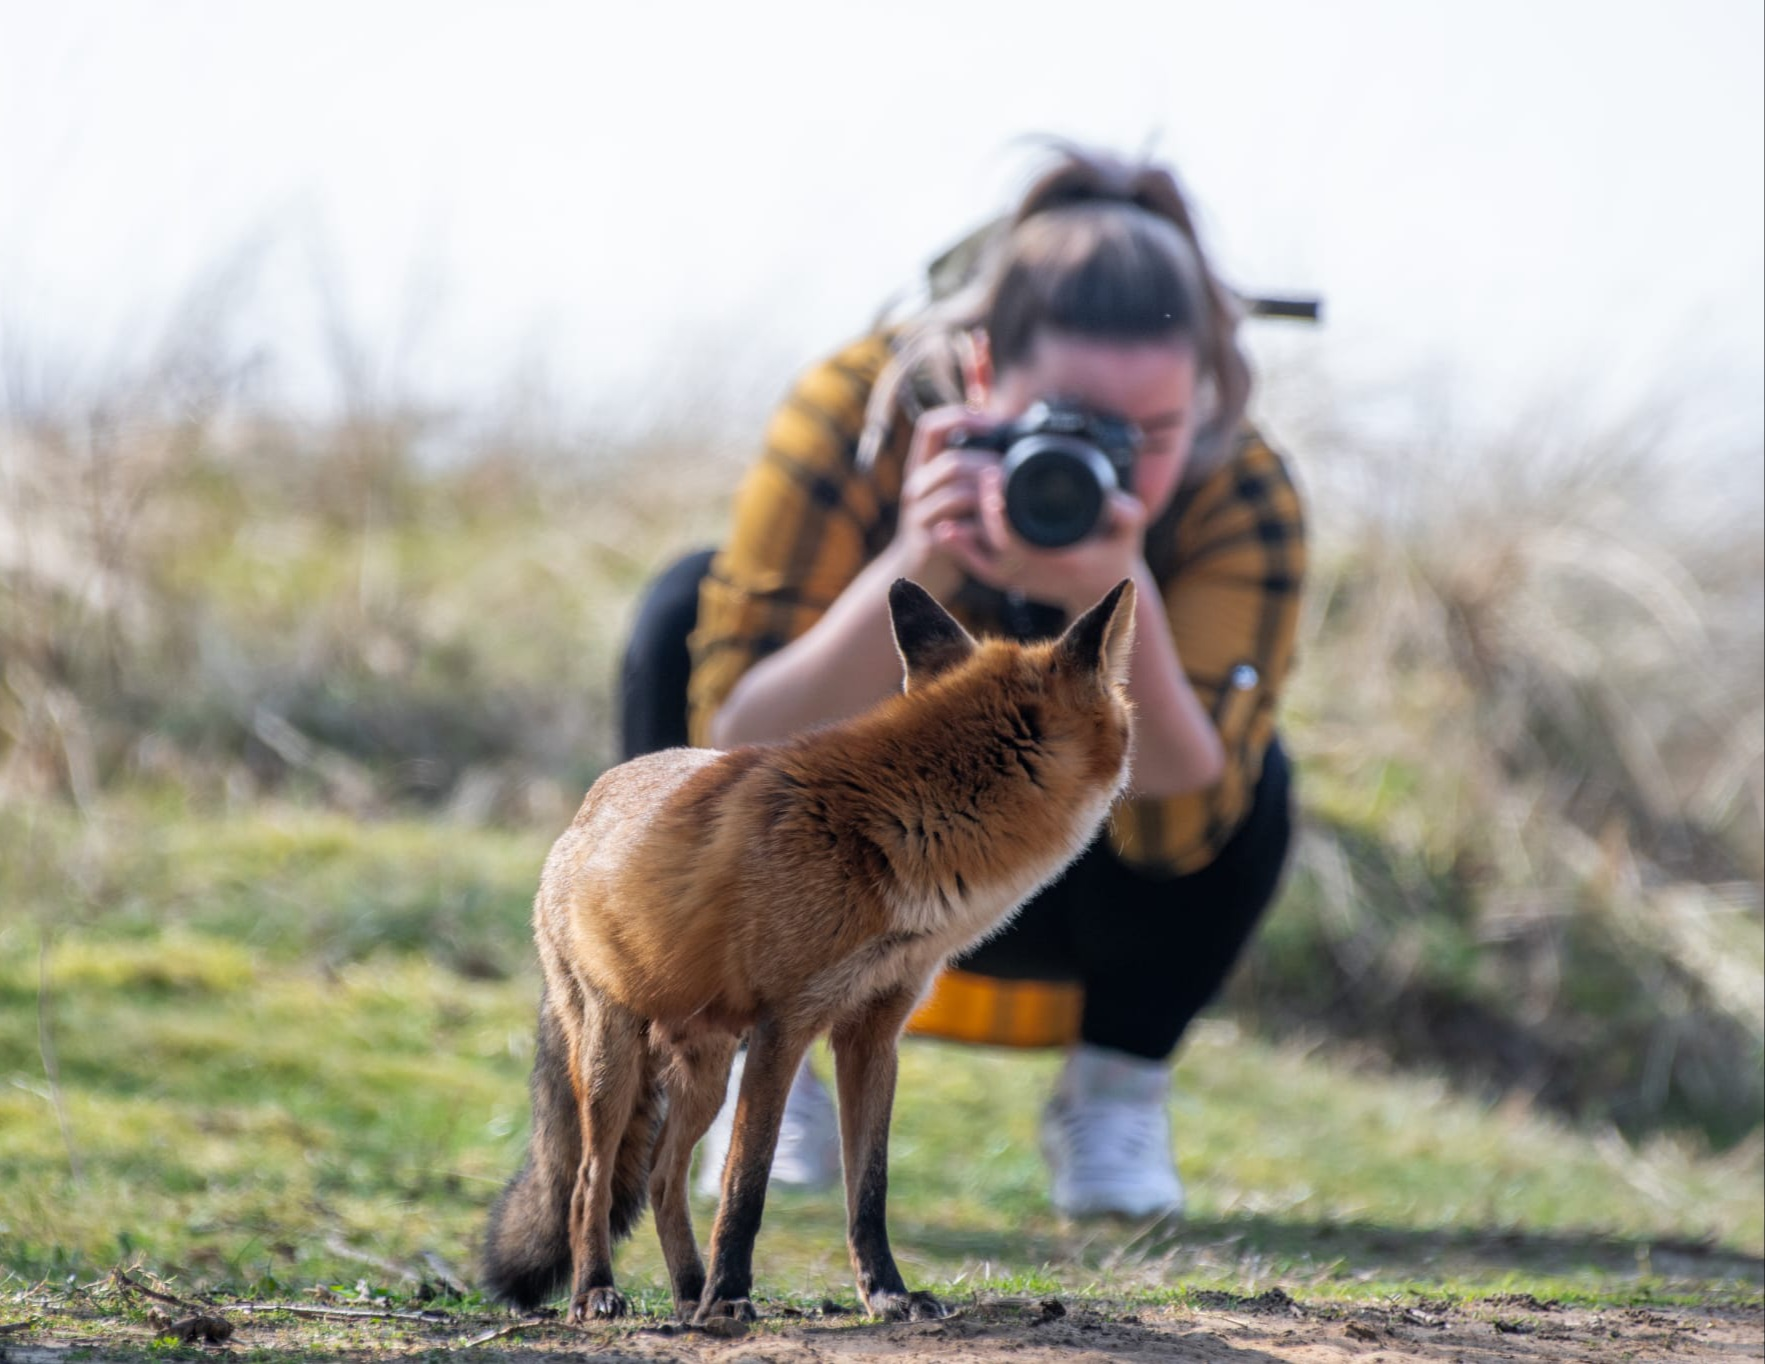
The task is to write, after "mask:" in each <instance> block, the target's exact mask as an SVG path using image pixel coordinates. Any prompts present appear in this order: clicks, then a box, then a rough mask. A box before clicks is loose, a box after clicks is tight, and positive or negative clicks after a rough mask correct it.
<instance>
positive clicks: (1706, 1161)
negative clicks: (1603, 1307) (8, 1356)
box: [0, 806, 1765, 1305]
mask: <svg viewBox="0 0 1765 1364" xmlns="http://www.w3.org/2000/svg"><path fill="white" fill-rule="evenodd" d="M5 820H6V823H5V824H4V825H3V826H0V828H3V830H4V834H5V838H6V840H7V841H6V844H5V845H4V855H3V856H0V868H4V870H0V878H3V881H0V888H3V889H4V891H5V896H6V898H5V901H4V905H5V907H4V909H0V1266H3V1267H4V1268H6V1269H9V1270H11V1271H12V1272H13V1273H15V1274H16V1275H18V1276H20V1278H21V1279H22V1280H36V1279H41V1278H56V1279H62V1278H65V1276H68V1275H73V1276H76V1278H78V1279H81V1280H89V1279H93V1278H96V1277H99V1276H101V1275H102V1274H104V1273H106V1272H108V1271H109V1269H110V1268H112V1267H113V1266H114V1265H116V1264H118V1263H119V1262H128V1261H136V1260H139V1261H141V1262H143V1263H145V1264H146V1265H148V1266H150V1267H151V1268H152V1269H154V1270H155V1271H156V1272H158V1273H161V1274H164V1275H168V1276H172V1277H175V1278H176V1279H178V1280H179V1281H180V1282H184V1283H187V1284H194V1285H209V1286H223V1287H230V1288H233V1289H238V1290H244V1289H247V1288H248V1287H249V1286H250V1285H253V1284H255V1283H259V1282H262V1281H265V1280H274V1281H275V1282H277V1283H281V1284H285V1285H300V1286H310V1285H314V1284H345V1285H353V1284H355V1283H356V1281H357V1280H358V1279H363V1278H366V1279H368V1280H369V1281H370V1282H373V1283H381V1284H390V1285H392V1286H396V1285H397V1283H398V1282H399V1281H400V1276H401V1274H402V1272H403V1270H405V1269H407V1268H408V1269H409V1271H410V1274H411V1276H412V1277H413V1279H418V1278H421V1277H422V1276H423V1275H424V1274H425V1272H426V1271H425V1270H424V1268H423V1267H424V1265H425V1264H426V1263H428V1261H426V1259H425V1256H426V1255H428V1254H432V1255H434V1256H436V1257H439V1261H440V1262H441V1263H443V1264H446V1265H449V1266H453V1267H454V1269H455V1272H456V1273H458V1274H460V1275H461V1276H462V1277H465V1278H466V1279H468V1281H469V1279H470V1276H471V1272H472V1271H471V1265H472V1263H473V1259H474V1254H475V1247H476V1242H477V1238H478V1236H479V1233H480V1229H481V1227H482V1223H483V1218H484V1215H485V1211H486V1209H487V1207H488V1205H489V1203H490V1201H491V1200H492V1198H493V1197H494V1196H495V1193H496V1191H497V1189H498V1188H499V1186H500V1184H501V1182H502V1181H503V1180H504V1179H505V1178H506V1177H507V1176H508V1175H509V1174H510V1173H511V1172H512V1171H513V1170H514V1169H515V1167H516V1166H517V1164H518V1163H519V1161H520V1157H521V1150H522V1144H523V1141H524V1134H525V1128H526V1121H527V1109H526V1090H525V1085H526V1072H527V1066H528V1063H529V1060H530V1057H531V1047H532V1024H533V1013H534V1007H535V1003H536V1000H537V988H538V987H537V978H536V975H535V973H534V970H533V967H532V964H531V949H530V946H529V944H528V939H527V927H526V913H527V901H528V898H529V896H530V893H531V887H532V883H533V878H534V877H535V876H536V874H537V868H538V864H539V860H540V857H541V855H542V853H543V847H544V839H543V838H541V837H538V836H535V835H532V834H514V833H508V832H499V831H495V830H461V829H457V828H451V827H447V826H442V825H431V824H422V823H395V822H388V823H358V822H351V821H347V820H344V819H342V818H340V817H338V816H335V815H326V814H314V813H311V812H304V811H299V810H293V809H288V810H271V811H265V812H261V813H258V814H255V815H253V816H251V817H241V818H232V819H225V818H218V817H211V818H206V819H204V818H196V817H191V816H188V815H187V814H186V815H184V816H181V817H175V818H164V817H162V814H161V813H160V812H157V811H156V810H155V809H154V808H153V807H151V806H148V807H141V806H130V807H123V806H118V807H115V808H111V809H107V810H106V811H105V812H104V813H103V814H102V815H100V816H98V817H96V818H95V819H94V820H93V821H92V822H91V823H88V824H84V825H82V824H79V823H76V822H74V821H73V820H71V819H64V820H57V819H54V818H51V817H49V816H47V815H45V814H43V813H41V812H39V813H38V814H36V815H33V816H24V815H21V814H19V813H18V812H17V811H14V812H13V813H11V814H8V815H6V816H5ZM51 872H56V873H58V874H57V875H51V874H50V873H51ZM818 1064H819V1065H820V1066H821V1067H822V1069H823V1071H824V1073H826V1070H827V1065H828V1062H827V1057H826V1056H825V1054H822V1055H821V1056H820V1057H819V1059H818ZM1056 1066H1057V1057H1055V1056H1054V1055H1052V1054H1046V1053H1024V1054H1011V1053H1003V1052H997V1051H990V1050H985V1049H972V1048H960V1047H952V1046H944V1045H939V1044H933V1043H927V1042H921V1041H913V1042H909V1043H907V1044H906V1045H905V1046H904V1048H903V1055H902V1082H901V1087H900V1099H899V1102H898V1104H897V1116H896V1125H895V1136H894V1142H893V1148H892V1157H893V1158H892V1179H891V1198H892V1205H891V1212H892V1216H891V1225H892V1233H893V1237H894V1241H895V1244H896V1248H897V1252H898V1254H899V1256H900V1258H901V1260H902V1263H903V1268H904V1270H905V1271H906V1272H907V1274H908V1275H909V1276H910V1278H912V1279H914V1280H916V1281H918V1282H920V1283H924V1284H926V1285H928V1286H931V1287H934V1288H941V1289H942V1290H943V1291H945V1292H947V1293H952V1294H958V1295H960V1294H962V1293H973V1292H977V1291H982V1290H985V1291H988V1292H994V1293H1044V1292H1065V1293H1113V1294H1118V1295H1119V1294H1123V1293H1125V1294H1129V1295H1131V1296H1133V1297H1134V1298H1135V1300H1140V1299H1142V1298H1143V1299H1144V1300H1146V1301H1178V1300H1180V1299H1181V1295H1183V1294H1184V1293H1190V1292H1195V1291H1200V1290H1217V1291H1224V1292H1233V1293H1255V1292H1260V1291H1263V1290H1264V1289H1266V1288H1268V1287H1271V1286H1276V1285H1280V1286H1285V1287H1287V1288H1289V1289H1292V1290H1294V1291H1296V1292H1297V1291H1301V1290H1303V1291H1304V1292H1306V1293H1307V1294H1309V1295H1312V1296H1314V1297H1319V1296H1322V1297H1330V1296H1344V1297H1347V1298H1351V1299H1365V1298H1370V1297H1373V1296H1377V1295H1380V1294H1385V1293H1390V1292H1405V1291H1411V1292H1421V1291H1427V1292H1432V1293H1445V1294H1459V1295H1473V1294H1487V1293H1500V1292H1530V1293H1534V1294H1536V1295H1539V1296H1554V1297H1560V1298H1570V1299H1588V1300H1617V1301H1634V1300H1641V1299H1653V1298H1661V1297H1663V1296H1672V1295H1675V1294H1696V1293H1711V1292H1715V1293H1719V1294H1723V1295H1727V1296H1735V1295H1739V1296H1740V1297H1741V1298H1743V1299H1748V1298H1749V1295H1751V1296H1753V1297H1756V1296H1757V1295H1758V1293H1759V1292H1760V1291H1761V1267H1760V1255H1761V1252H1762V1251H1765V1211H1762V1209H1761V1201H1760V1198H1759V1197H1758V1195H1759V1193H1760V1191H1761V1189H1762V1188H1765V1146H1762V1144H1761V1142H1760V1141H1759V1139H1758V1138H1757V1137H1756V1136H1755V1137H1754V1138H1752V1139H1750V1140H1748V1141H1745V1142H1742V1143H1741V1144H1739V1145H1737V1146H1735V1147H1733V1148H1731V1149H1729V1150H1727V1151H1724V1152H1721V1153H1719V1154H1718V1153H1713V1152H1712V1151H1711V1150H1710V1149H1709V1148H1708V1147H1707V1146H1706V1145H1704V1144H1703V1143H1702V1142H1701V1141H1699V1140H1697V1139H1694V1138H1691V1137H1685V1136H1656V1137H1654V1138H1652V1139H1650V1140H1648V1141H1646V1142H1643V1143H1641V1144H1630V1143H1627V1142H1625V1141H1624V1140H1622V1139H1621V1138H1619V1137H1618V1136H1617V1135H1616V1134H1615V1133H1613V1132H1612V1131H1611V1130H1610V1129H1606V1128H1594V1127H1576V1126H1573V1125H1569V1124H1566V1123H1564V1122H1562V1121H1560V1120H1557V1119H1555V1118H1553V1117H1551V1116H1549V1115H1548V1114H1546V1113H1544V1112H1542V1111H1540V1110H1538V1109H1536V1108H1534V1107H1532V1106H1530V1105H1528V1104H1526V1103H1524V1102H1520V1101H1511V1102H1509V1103H1507V1104H1506V1105H1503V1106H1491V1105H1490V1104H1489V1103H1487V1102H1485V1101H1482V1100H1480V1099H1478V1098H1476V1097H1475V1096H1471V1095H1467V1094H1465V1093H1462V1092H1459V1091H1457V1090H1455V1089H1454V1088H1453V1087H1452V1086H1451V1085H1450V1084H1449V1083H1448V1082H1447V1081H1446V1080H1444V1079H1442V1078H1438V1077H1435V1076H1430V1075H1427V1074H1416V1073H1401V1072H1396V1071H1393V1070H1392V1069H1390V1068H1389V1067H1388V1066H1386V1065H1384V1064H1381V1063H1378V1062H1376V1061H1375V1060H1374V1059H1372V1058H1371V1057H1370V1056H1369V1057H1366V1058H1360V1059H1357V1058H1356V1057H1355V1056H1353V1055H1352V1054H1349V1053H1345V1052H1344V1051H1343V1050H1342V1049H1341V1048H1339V1047H1336V1048H1332V1047H1324V1046H1316V1045H1312V1044H1310V1043H1309V1042H1308V1041H1307V1040H1306V1039H1303V1038H1298V1039H1288V1040H1286V1041H1283V1042H1278V1043H1277V1042H1271V1041H1268V1040H1266V1039H1259V1038H1257V1037H1253V1036H1250V1035H1248V1034H1246V1033H1241V1032H1240V1031H1239V1030H1238V1028H1237V1027H1235V1026H1234V1025H1233V1024H1232V1023H1231V1022H1229V1021H1227V1020H1225V1019H1223V1018H1216V1019H1213V1020H1209V1021H1204V1023H1203V1025H1202V1026H1201V1027H1199V1028H1198V1029H1197V1030H1196V1031H1195V1032H1194V1033H1193V1035H1192V1036H1191V1039H1190V1040H1189V1042H1188V1044H1187V1045H1186V1049H1185V1051H1184V1053H1183V1056H1182V1059H1181V1063H1180V1065H1179V1066H1178V1068H1177V1071H1176V1075H1175V1079H1174V1087H1173V1113H1174V1120H1175V1131H1176V1135H1177V1142H1178V1149H1179V1155H1180V1160H1181V1165H1182V1169H1183V1173H1184V1175H1185V1178H1186V1180H1187V1182H1188V1187H1189V1193H1190V1218H1189V1220H1188V1222H1187V1223H1186V1224H1185V1225H1183V1226H1182V1227H1181V1228H1179V1229H1177V1230H1175V1231H1174V1232H1173V1231H1161V1230H1158V1229H1154V1228H1148V1227H1136V1226H1124V1225H1118V1224H1100V1225H1082V1226H1074V1225H1069V1224H1065V1223H1062V1222H1061V1221H1060V1220H1059V1219H1057V1218H1056V1217H1055V1216H1054V1215H1053V1214H1052V1212H1051V1211H1050V1209H1049V1207H1048V1204H1047V1200H1046V1185H1045V1175H1044V1172H1043V1169H1042V1166H1041V1162H1040V1158H1039V1156H1038V1155H1037V1153H1036V1121H1037V1116H1038V1113H1039V1110H1040V1107H1041V1104H1042V1103H1043V1101H1044V1100H1045V1098H1046V1096H1047V1093H1048V1091H1049V1087H1050V1085H1051V1082H1052V1079H1053V1076H1054V1072H1055V1068H1056ZM709 1212H710V1210H709V1209H708V1208H701V1209H700V1213H701V1234H704V1233H705V1232H706V1231H708V1219H709ZM842 1221H843V1214H842V1211H841V1199H840V1198H839V1196H838V1195H837V1194H834V1193H828V1194H814V1195H810V1194H788V1193H780V1194H777V1195H775V1196H774V1198H773V1199H772V1201H771V1202H770V1204H769V1207H768V1217H767V1222H766V1225H765V1227H764V1229H763V1231H762V1233H761V1238H760V1242H759V1247H758V1259H757V1264H758V1269H759V1289H760V1291H761V1292H762V1293H764V1294H768V1295H773V1296H776V1297H780V1298H783V1299H787V1300H794V1298H802V1299H805V1300H812V1301H814V1302H819V1300H820V1298H821V1297H822V1296H831V1297H833V1298H834V1299H836V1300H838V1301H844V1302H850V1301H851V1300H852V1289H851V1285H850V1278H849V1272H848V1269H847V1266H846V1255H845V1249H844V1240H843V1226H842ZM621 1264H622V1268H623V1272H624V1275H625V1277H626V1279H627V1281H628V1282H629V1283H630V1284H631V1285H632V1286H633V1287H634V1288H636V1289H637V1290H639V1292H640V1294H644V1295H648V1296H649V1297H652V1298H654V1299H655V1301H656V1304H657V1305H659V1304H660V1303H661V1301H662V1298H663V1296H664V1295H663V1293H662V1290H661V1287H660V1285H661V1284H662V1283H663V1282H664V1281H665V1280H664V1276H663V1274H662V1271H661V1262H660V1256H659V1252H658V1250H657V1247H656V1245H655V1240H654V1234H653V1231H652V1230H651V1228H650V1227H649V1225H648V1223H647V1222H646V1223H644V1224H643V1225H641V1226H640V1228H639V1230H638V1232H637V1234H636V1236H635V1237H634V1239H633V1241H632V1242H631V1243H630V1244H629V1246H628V1247H627V1248H626V1249H625V1251H624V1252H623V1253H622V1260H621ZM409 1287H410V1285H408V1284H407V1285H406V1288H407V1290H408V1289H409ZM646 1300H647V1299H646ZM1749 1300H1750V1299H1749Z"/></svg>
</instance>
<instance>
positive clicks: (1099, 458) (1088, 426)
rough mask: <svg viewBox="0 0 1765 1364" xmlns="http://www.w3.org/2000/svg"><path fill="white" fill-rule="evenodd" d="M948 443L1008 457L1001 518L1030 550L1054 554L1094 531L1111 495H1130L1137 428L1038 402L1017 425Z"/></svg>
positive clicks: (958, 435)
mask: <svg viewBox="0 0 1765 1364" xmlns="http://www.w3.org/2000/svg"><path fill="white" fill-rule="evenodd" d="M950 444H951V445H954V446H958V447H961V448H964V449H969V450H993V451H996V452H997V453H998V454H1001V455H1003V456H1004V457H1005V467H1004V473H1005V519H1006V520H1007V521H1009V522H1010V523H1011V528H1012V529H1013V530H1014V531H1016V532H1017V534H1018V535H1020V536H1022V537H1023V538H1024V539H1025V540H1028V541H1029V542H1030V543H1031V544H1032V545H1041V546H1042V547H1043V548H1044V549H1059V548H1061V547H1063V546H1065V545H1072V544H1077V543H1078V542H1079V541H1080V540H1083V539H1084V538H1085V537H1086V536H1087V535H1090V534H1091V533H1092V532H1093V531H1095V530H1096V529H1097V523H1098V522H1099V521H1100V520H1101V519H1102V517H1103V513H1104V509H1105V507H1106V506H1107V505H1108V502H1109V495H1110V493H1112V492H1114V491H1115V490H1116V489H1117V488H1127V487H1128V486H1129V482H1130V478H1131V476H1132V473H1133V469H1134V455H1135V453H1136V452H1137V451H1138V450H1139V448H1140V428H1139V427H1137V426H1135V425H1134V423H1132V422H1131V421H1128V420H1127V419H1126V418H1123V417H1118V416H1115V415H1113V414H1111V413H1107V412H1098V411H1094V410H1093V409H1091V408H1087V407H1081V406H1080V405H1078V404H1077V403H1068V402H1058V401H1056V402H1038V403H1035V404H1033V405H1031V407H1030V408H1029V410H1028V411H1026V412H1025V413H1024V414H1023V415H1022V416H1021V417H1019V418H1018V419H1017V420H1016V421H1012V422H1006V423H1005V424H1003V425H1001V426H995V427H992V428H990V429H988V430H984V431H957V432H955V433H954V434H953V435H952V436H951V438H950Z"/></svg>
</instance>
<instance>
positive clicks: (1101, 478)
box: [1004, 436, 1116, 549]
mask: <svg viewBox="0 0 1765 1364" xmlns="http://www.w3.org/2000/svg"><path fill="white" fill-rule="evenodd" d="M1004 472H1005V519H1006V520H1008V521H1009V522H1010V523H1011V528H1012V529H1013V530H1014V531H1016V532H1017V533H1018V534H1019V535H1021V536H1022V537H1023V538H1024V539H1025V540H1028V541H1029V542H1030V543H1031V544H1032V545H1040V546H1042V547H1043V548H1044V549H1059V548H1061V547H1063V546H1065V545H1072V544H1077V543H1078V542H1079V541H1080V540H1083V539H1084V538H1085V537H1086V536H1087V535H1089V534H1090V533H1091V532H1092V531H1093V530H1095V529H1096V528H1097V521H1098V518H1099V517H1101V516H1102V515H1103V504H1104V500H1105V499H1106V498H1107V497H1108V496H1109V494H1110V493H1111V492H1112V491H1113V490H1114V489H1115V486H1116V478H1115V470H1114V469H1113V468H1112V467H1111V466H1110V463H1109V461H1108V460H1107V459H1105V458H1104V456H1103V452H1102V451H1100V450H1098V449H1097V448H1096V447H1095V446H1094V445H1091V444H1089V443H1088V442H1085V441H1080V440H1073V439H1070V438H1066V437H1061V436H1031V437H1028V438H1026V439H1024V440H1021V441H1019V442H1017V444H1015V445H1013V446H1012V447H1011V454H1010V455H1009V457H1007V459H1006V461H1005V471H1004Z"/></svg>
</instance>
